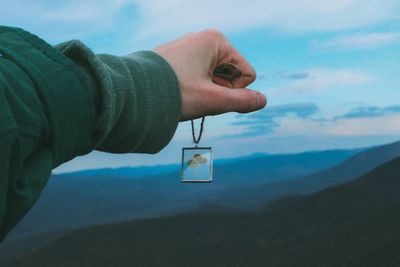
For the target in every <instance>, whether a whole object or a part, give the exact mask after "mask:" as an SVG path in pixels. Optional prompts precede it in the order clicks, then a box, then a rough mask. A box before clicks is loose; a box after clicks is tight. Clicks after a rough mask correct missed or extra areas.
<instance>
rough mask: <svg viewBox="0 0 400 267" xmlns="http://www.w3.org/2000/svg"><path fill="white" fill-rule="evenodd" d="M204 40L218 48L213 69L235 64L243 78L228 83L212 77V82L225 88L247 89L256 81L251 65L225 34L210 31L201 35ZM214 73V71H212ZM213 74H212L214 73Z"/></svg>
mask: <svg viewBox="0 0 400 267" xmlns="http://www.w3.org/2000/svg"><path fill="white" fill-rule="evenodd" d="M200 35H201V39H202V40H207V42H208V43H209V45H210V46H211V47H216V48H217V55H215V56H216V58H215V61H214V62H213V66H212V67H213V69H215V68H216V67H218V66H220V65H222V64H225V63H233V64H235V65H236V66H237V67H238V68H239V69H240V70H241V72H242V76H241V77H239V78H237V79H235V80H234V81H227V80H226V79H222V78H220V77H216V76H212V80H213V81H214V82H215V83H217V84H220V85H222V86H225V87H230V88H245V87H247V86H248V85H249V84H251V83H252V82H254V81H255V79H256V72H255V70H254V68H253V67H252V66H251V65H250V63H249V62H248V61H247V60H246V59H245V58H244V57H243V56H242V55H241V54H240V53H239V52H238V51H237V50H236V49H235V48H234V47H233V46H232V44H231V43H230V42H229V41H228V39H227V38H226V37H225V35H224V34H223V33H221V32H220V31H218V30H214V29H208V30H205V31H202V32H201V33H200ZM212 72H213V71H212ZM212 72H211V73H212Z"/></svg>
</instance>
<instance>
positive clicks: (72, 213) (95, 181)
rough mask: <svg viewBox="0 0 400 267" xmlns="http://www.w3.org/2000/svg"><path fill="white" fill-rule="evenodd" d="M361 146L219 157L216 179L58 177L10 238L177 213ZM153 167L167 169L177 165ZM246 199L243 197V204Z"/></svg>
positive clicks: (315, 167) (328, 162) (324, 164)
mask: <svg viewBox="0 0 400 267" xmlns="http://www.w3.org/2000/svg"><path fill="white" fill-rule="evenodd" d="M359 151H360V150H359V149H357V150H333V151H317V152H307V153H300V154H289V155H254V156H251V157H245V158H238V159H232V160H229V161H228V160H224V161H222V162H221V161H219V162H218V161H217V163H216V165H215V168H214V169H215V175H214V176H215V181H214V182H213V183H211V184H182V183H180V173H179V169H176V170H175V171H173V172H165V173H162V174H158V175H153V176H147V177H131V176H130V175H129V173H131V172H132V170H139V171H143V172H147V173H148V174H149V173H155V172H157V171H159V170H153V171H152V170H151V169H149V168H148V167H145V168H142V169H140V168H134V169H132V170H131V169H128V168H124V169H116V170H114V171H115V173H114V172H113V170H104V172H105V173H102V172H97V171H89V172H84V173H72V174H69V175H59V176H53V177H52V178H51V179H50V181H49V183H48V185H47V187H46V188H45V190H44V191H43V193H42V196H41V198H40V200H39V201H38V203H37V204H36V205H35V206H34V208H33V209H32V210H31V211H30V212H29V213H28V215H27V216H26V217H25V218H24V219H23V220H22V222H20V224H19V225H18V226H17V227H16V228H15V229H14V230H13V232H12V233H11V235H10V236H9V239H15V238H22V237H27V236H32V235H34V234H37V233H41V232H47V231H56V230H62V229H73V228H77V227H82V226H84V225H90V224H94V223H106V222H116V221H124V220H128V219H135V218H145V217H154V216H160V215H165V214H174V213H178V212H183V211H187V210H191V209H193V208H196V207H199V206H201V205H205V204H218V202H215V199H217V198H219V196H221V195H223V192H225V191H226V190H228V189H229V190H232V192H234V194H236V193H237V192H238V191H241V188H243V187H244V186H246V185H257V186H260V185H263V184H270V183H276V182H279V181H287V180H290V179H293V178H295V177H299V176H302V175H306V174H310V173H313V172H315V171H319V170H322V169H326V168H329V167H332V166H334V165H335V164H337V163H339V162H341V161H343V160H345V159H347V158H349V157H351V156H352V155H354V154H355V153H357V152H359ZM154 168H161V169H162V171H165V170H166V169H169V168H176V166H175V167H174V165H169V166H161V167H154ZM91 174H93V175H91ZM81 175H82V176H81ZM132 176H133V175H132ZM241 201H242V200H240V199H239V200H238V202H239V203H240V202H241ZM239 203H236V204H239ZM233 204H234V203H233ZM0 254H1V248H0Z"/></svg>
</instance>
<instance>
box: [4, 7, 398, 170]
mask: <svg viewBox="0 0 400 267" xmlns="http://www.w3.org/2000/svg"><path fill="white" fill-rule="evenodd" d="M399 11H400V2H399V1H398V0H386V1H378V0H336V1H327V0H297V1H296V0H281V1H273V0H263V1H260V0H258V1H257V0H247V1H237V0H218V1H214V0H213V1H211V0H204V1H193V0H186V1H183V0H159V1H156V0H109V1H105V0H104V1H102V0H97V1H94V0H88V1H78V0H71V1H50V0H36V1H32V0H30V1H26V0H24V1H22V0H14V1H9V2H8V3H7V4H3V5H2V8H1V9H0V18H1V19H0V21H1V24H4V25H10V26H17V27H22V28H24V29H26V30H28V31H31V32H33V33H35V34H37V35H38V36H40V37H41V38H43V39H45V40H46V41H48V42H49V43H50V44H57V43H60V42H63V41H67V40H70V39H79V40H81V41H83V42H84V43H85V44H86V45H88V46H89V47H90V48H92V49H93V51H95V52H96V53H110V54H115V55H125V54H128V53H131V52H134V51H138V50H149V49H152V48H154V47H156V46H158V45H160V44H162V43H164V42H167V41H169V40H172V39H174V38H177V37H179V36H181V35H183V34H185V33H187V32H195V31H200V30H203V29H207V28H216V29H219V30H220V31H222V32H223V33H224V34H225V35H226V36H227V38H228V39H229V40H230V41H231V42H232V44H233V45H234V46H235V47H236V48H237V49H238V50H239V51H240V52H241V53H242V54H243V55H244V56H245V57H246V58H247V59H248V61H250V63H251V64H252V65H253V66H254V68H255V70H256V71H257V74H258V78H257V80H256V82H254V83H253V84H252V85H251V86H250V88H252V89H256V90H259V91H261V92H263V93H265V94H266V95H267V98H268V107H267V108H265V109H263V110H262V111H259V112H255V113H251V114H245V115H243V114H236V113H228V114H224V115H220V116H213V117H207V118H206V122H205V131H204V135H203V137H202V141H201V145H204V146H212V147H213V154H214V158H217V159H218V158H232V157H240V156H244V155H250V154H254V153H260V152H261V153H269V154H275V153H297V152H302V151H309V150H325V149H337V148H356V147H365V146H373V145H378V144H383V143H389V142H393V141H397V140H399V139H400V91H399V90H400V85H399V84H400V12H399ZM195 123H196V124H197V125H199V121H195ZM191 142H192V139H191V129H190V122H183V123H180V125H179V127H178V130H177V132H176V134H175V137H174V139H173V140H172V141H171V143H170V144H169V145H168V146H167V147H166V148H165V149H164V150H163V151H161V152H160V153H159V154H156V155H145V154H124V155H115V154H106V153H100V152H93V153H91V154H89V155H87V156H83V157H79V158H77V159H75V160H73V161H71V162H68V163H66V164H64V165H62V166H60V167H59V168H57V169H56V170H55V173H61V172H70V171H75V170H81V169H93V168H105V167H120V166H138V165H160V164H171V163H179V162H180V155H181V148H182V147H190V146H192V145H193V144H192V143H191Z"/></svg>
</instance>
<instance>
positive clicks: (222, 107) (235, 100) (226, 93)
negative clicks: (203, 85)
mask: <svg viewBox="0 0 400 267" xmlns="http://www.w3.org/2000/svg"><path fill="white" fill-rule="evenodd" d="M210 86H211V87H213V88H212V91H213V92H214V94H213V96H214V97H215V98H214V100H213V101H212V102H214V105H215V108H216V109H217V110H215V111H214V112H213V111H211V112H212V113H215V114H221V113H225V112H232V111H233V112H239V113H248V112H253V111H256V110H259V109H262V108H264V107H265V106H266V104H267V98H266V96H265V95H264V94H262V93H260V92H257V91H255V90H251V89H247V88H236V89H230V88H227V87H224V86H221V85H218V84H215V83H212V85H210ZM210 89H211V88H210Z"/></svg>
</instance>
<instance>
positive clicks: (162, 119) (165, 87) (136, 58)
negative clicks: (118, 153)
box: [123, 51, 181, 153]
mask: <svg viewBox="0 0 400 267" xmlns="http://www.w3.org/2000/svg"><path fill="white" fill-rule="evenodd" d="M123 60H124V61H125V62H126V64H127V66H128V68H129V69H130V70H131V71H133V72H134V73H135V83H136V84H137V86H135V87H136V97H137V101H136V105H137V107H138V112H137V114H136V123H135V125H136V126H137V127H139V129H140V128H141V129H140V130H139V129H138V128H136V127H134V128H136V130H139V131H143V132H142V134H143V135H142V136H143V137H142V138H143V140H142V141H141V142H140V144H139V146H138V147H137V148H136V149H135V150H136V152H145V153H156V152H159V151H160V150H161V149H162V148H164V147H165V146H166V145H167V144H168V143H169V142H170V140H171V139H172V137H173V136H174V134H175V131H176V128H177V126H178V123H179V120H180V117H181V94H180V88H179V82H178V78H177V76H176V74H175V72H174V71H173V69H172V67H171V66H170V65H169V63H168V62H167V61H166V60H165V59H164V58H162V57H161V56H159V55H158V54H157V53H154V52H152V51H141V52H136V53H132V54H130V55H128V56H126V57H124V58H123Z"/></svg>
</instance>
